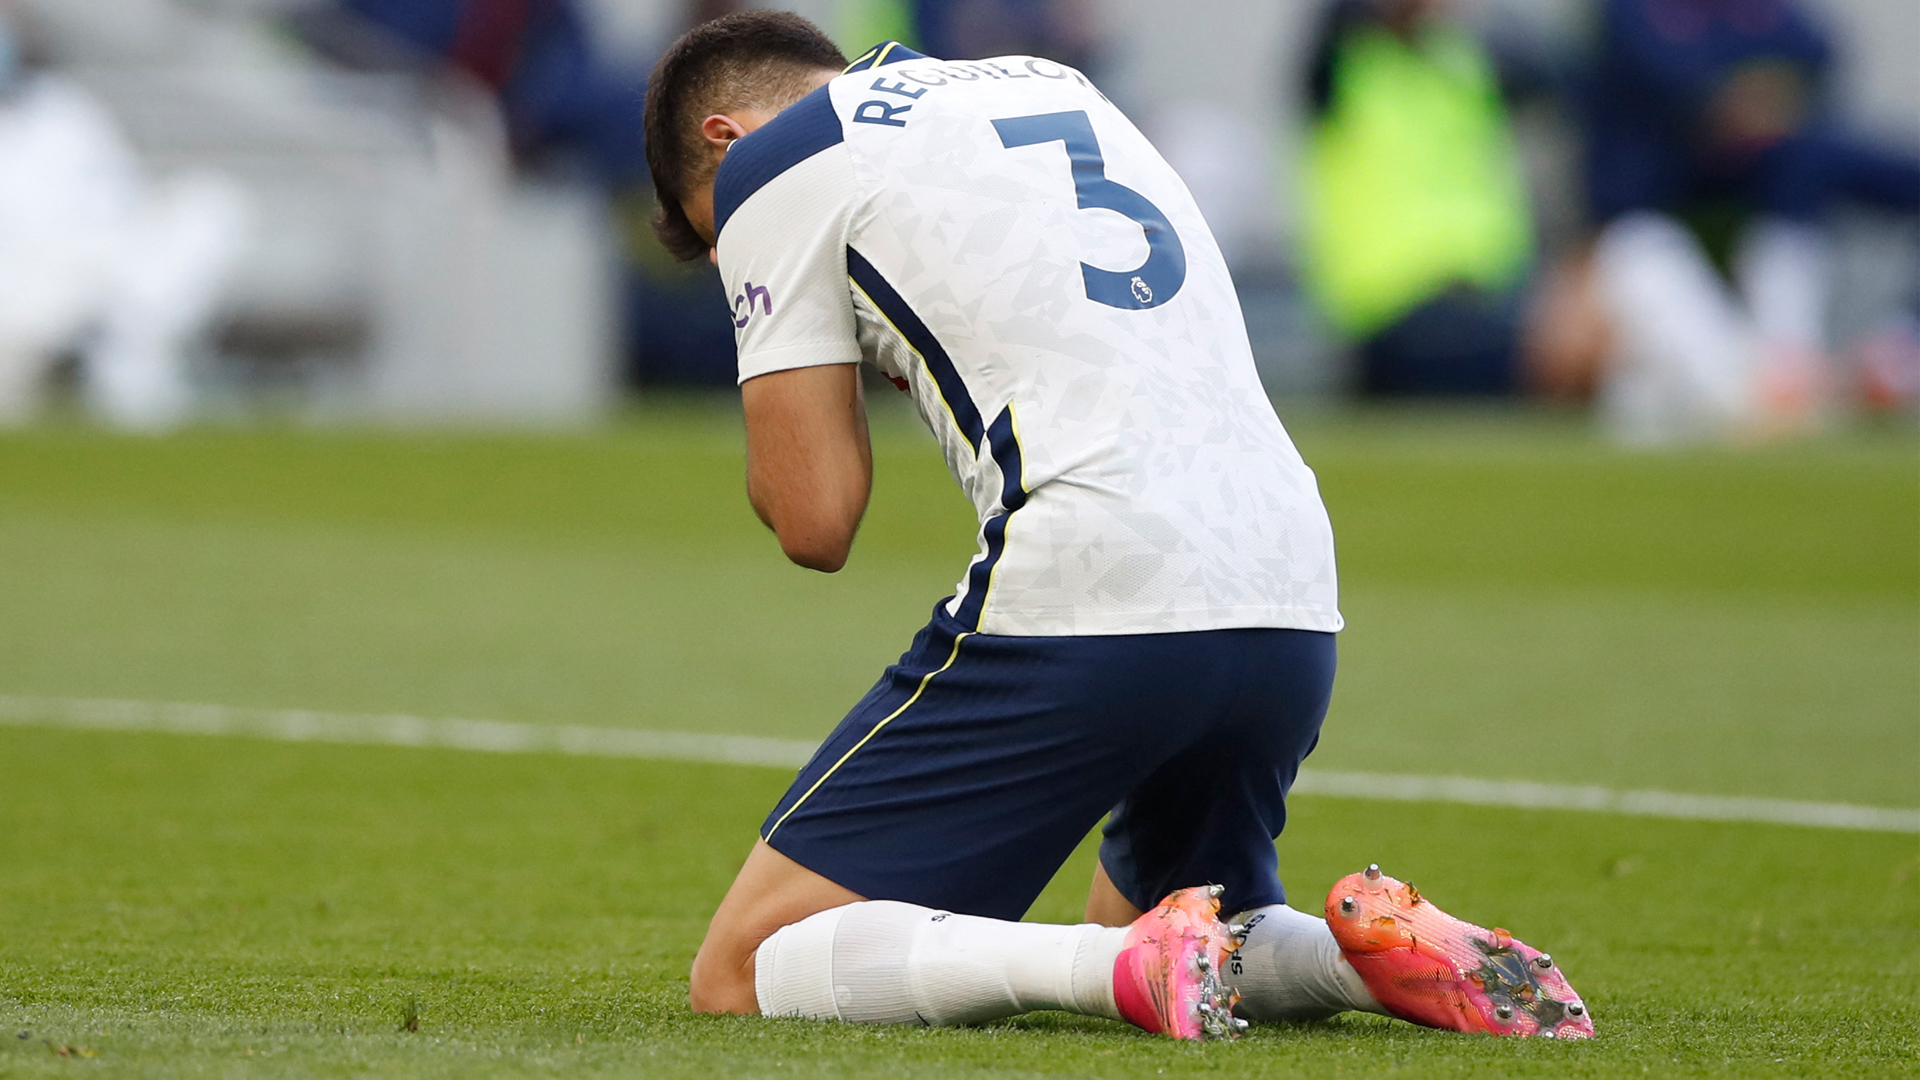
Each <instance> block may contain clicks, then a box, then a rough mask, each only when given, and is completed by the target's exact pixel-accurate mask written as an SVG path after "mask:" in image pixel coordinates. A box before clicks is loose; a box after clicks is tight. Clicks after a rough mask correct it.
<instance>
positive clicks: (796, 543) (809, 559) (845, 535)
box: [776, 529, 853, 574]
mask: <svg viewBox="0 0 1920 1080" xmlns="http://www.w3.org/2000/svg"><path fill="white" fill-rule="evenodd" d="M776 532H777V534H778V535H779V537H780V550H781V551H784V552H786V553H787V558H788V559H790V560H792V561H793V562H794V563H795V564H796V565H799V566H804V567H806V568H807V569H809V570H818V571H820V572H821V573H823V574H832V573H837V572H838V571H839V569H840V568H841V567H843V566H845V565H847V556H848V555H849V554H850V553H851V552H852V551H853V530H852V529H846V530H837V529H827V530H823V529H807V530H794V531H787V530H776Z"/></svg>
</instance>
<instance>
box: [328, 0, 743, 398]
mask: <svg viewBox="0 0 1920 1080" xmlns="http://www.w3.org/2000/svg"><path fill="white" fill-rule="evenodd" d="M684 6H685V8H686V15H687V19H686V21H687V24H688V25H692V24H693V23H696V22H699V21H703V20H705V19H710V18H713V17H714V16H716V15H719V14H723V13H725V12H726V11H728V10H731V9H732V8H733V7H734V6H736V5H734V4H732V3H729V2H726V0H694V2H692V3H688V4H685V5H684ZM294 21H295V24H296V25H297V26H298V27H299V29H300V32H301V34H302V36H303V38H305V40H306V41H307V42H308V43H309V44H310V45H312V46H313V47H315V48H316V49H317V50H318V51H319V52H320V53H321V54H322V55H324V56H327V57H328V58H330V59H332V60H334V61H336V62H340V63H343V64H345V65H347V66H349V67H353V68H358V69H362V70H368V69H371V70H389V71H412V72H417V73H421V74H425V75H428V76H436V75H440V76H444V75H452V76H453V77H456V78H461V79H466V80H470V81H471V82H473V83H475V84H477V85H479V86H480V87H481V88H483V89H484V90H485V91H486V92H487V93H488V94H489V95H490V96H491V97H492V98H493V99H494V101H495V102H496V103H497V105H498V108H499V110H500V114H501V119H502V121H503V122H504V125H505V127H506V131H507V138H508V143H509V147H510V149H511V151H512V154H513V158H514V162H515V165H516V166H517V168H518V169H519V170H520V171H521V172H522V173H523V174H530V175H535V176H541V175H545V176H559V177H567V178H573V179H581V178H584V179H586V180H587V181H589V182H591V183H592V184H594V185H595V186H597V187H599V188H600V189H602V190H603V191H604V192H605V194H606V197H607V200H608V204H609V206H610V207H611V209H612V210H613V213H614V217H615V220H616V221H617V222H618V224H619V231H620V241H621V256H622V261H623V264H624V266H623V269H624V275H623V276H624V282H623V286H624V292H625V307H626V314H627V323H628V327H627V339H628V340H627V342H626V352H627V357H626V359H627V366H628V375H629V377H630V379H631V380H632V381H634V382H637V383H643V384H659V383H666V384H677V385H716V386H731V385H732V384H733V379H734V369H733V326H732V319H731V316H730V315H729V314H728V312H727V307H726V304H725V303H724V302H722V301H721V300H720V299H718V290H716V289H715V288H714V286H713V281H712V268H710V267H698V268H694V269H692V270H687V269H684V268H680V267H677V266H675V265H674V264H673V263H672V261H671V260H669V259H667V258H666V257H665V256H664V254H663V253H662V252H661V251H660V250H659V247H658V245H657V244H656V243H654V241H653V239H652V235H651V231H650V229H649V228H648V226H647V224H646V223H647V222H648V221H650V220H651V219H652V216H653V209H654V207H653V201H652V185H651V184H650V183H649V182H648V175H647V171H646V154H645V149H644V146H643V142H642V138H641V130H640V108H641V104H642V102H643V101H644V99H645V93H646V78H645V75H644V74H643V73H642V72H640V71H637V70H626V69H624V68H622V67H620V66H619V65H617V64H615V63H613V62H611V61H610V60H608V59H607V57H606V56H605V55H604V54H603V53H602V51H601V50H600V49H599V47H598V46H597V44H596V42H595V41H594V37H593V25H592V23H591V21H590V20H589V19H588V18H587V17H586V13H585V12H584V11H583V10H582V9H581V7H580V5H579V4H577V3H575V2H574V0H327V2H326V3H325V4H324V5H322V6H319V7H315V8H310V9H307V10H305V11H303V12H300V13H299V14H297V15H296V16H295V18H294Z"/></svg>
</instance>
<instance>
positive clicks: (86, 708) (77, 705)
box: [0, 695, 1920, 833]
mask: <svg viewBox="0 0 1920 1080" xmlns="http://www.w3.org/2000/svg"><path fill="white" fill-rule="evenodd" d="M0 726H11V727H50V728H67V729H75V730H81V731H136V732H141V731H144V732H162V733H166V734H172V735H235V736H244V737H248V738H256V739H273V740H277V741H280V742H325V743H348V744H355V745H372V746H420V747H441V748H446V749H451V750H478V751H484V752H488V753H496V754H538V753H550V754H577V755H581V756H585V757H613V758H651V759H665V760H671V761H701V762H710V763H717V764H725V765H767V766H780V767H784V768H798V767H800V766H801V765H804V764H806V762H807V759H808V758H810V757H812V756H813V751H814V746H815V744H813V743H810V742H803V741H800V740H797V739H766V738H760V737H757V736H751V735H696V734H692V733H690V732H679V731H643V730H639V729H636V728H603V727H585V726H581V725H576V724H558V725H549V724H513V723H503V722H499V721H492V720H429V719H424V718H422V717H418V716H401V715H392V716H377V715H361V714H354V713H330V712H310V711H306V710H297V709H237V708H230V707H228V706H225V705H186V704H170V703H166V702H153V701H115V700H107V699H95V698H42V697H16V696H8V695H0ZM1293 790H1294V791H1296V792H1298V793H1300V794H1303V795H1324V796H1331V797H1335V798H1353V799H1385V800H1390V801H1394V802H1446V803H1466V804H1470V805H1475V806H1510V807H1516V808H1520V809H1528V810H1582V811H1588V812H1592V813H1605V814H1628V815H1634V816H1639V817H1659V818H1690V819H1695V820H1700V821H1746V822H1763V823H1767V824H1774V825H1804V826H1810V827H1813V828H1823V829H1856V830H1865V831H1869V832H1896V833H1920V810H1908V809H1896V808H1891V807H1882V806H1856V805H1853V804H1850V803H1819V802H1800V801H1797V800H1792V799H1758V798H1745V797H1738V796H1725V795H1686V794H1680V793H1677V792H1671V791H1618V790H1615V789H1613V788H1603V787H1587V786H1578V785H1570V784H1538V783H1531V782H1528V781H1524V780H1477V779H1472V778H1469V777H1464V776H1405V775H1399V774H1394V773H1357V772H1329V771H1326V770H1321V769H1303V770H1301V772H1300V776H1299V779H1298V780H1297V781H1296V782H1295V783H1294V786H1293Z"/></svg>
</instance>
